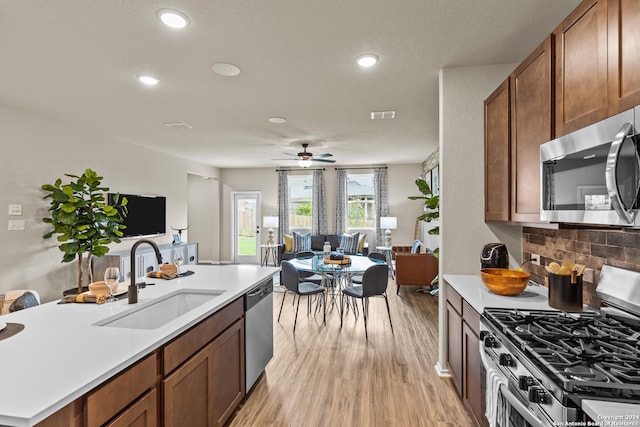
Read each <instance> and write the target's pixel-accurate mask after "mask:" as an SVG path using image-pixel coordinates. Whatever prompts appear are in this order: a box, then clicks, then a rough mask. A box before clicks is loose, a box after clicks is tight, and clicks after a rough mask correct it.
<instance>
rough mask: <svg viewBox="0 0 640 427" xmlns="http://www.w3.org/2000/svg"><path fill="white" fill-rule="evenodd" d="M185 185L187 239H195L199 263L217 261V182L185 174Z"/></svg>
mask: <svg viewBox="0 0 640 427" xmlns="http://www.w3.org/2000/svg"><path fill="white" fill-rule="evenodd" d="M188 186H189V189H188V191H189V193H188V206H187V212H188V220H189V222H188V225H189V230H188V232H189V239H190V241H192V242H198V260H199V262H205V263H206V262H215V261H218V260H219V259H220V185H219V181H218V179H216V178H212V177H210V176H201V175H195V174H189V177H188ZM185 225H187V224H185ZM176 228H177V227H176ZM183 234H184V232H183ZM183 240H184V239H183Z"/></svg>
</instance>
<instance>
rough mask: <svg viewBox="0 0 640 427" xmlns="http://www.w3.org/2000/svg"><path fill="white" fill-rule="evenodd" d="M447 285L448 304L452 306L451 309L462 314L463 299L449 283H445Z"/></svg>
mask: <svg viewBox="0 0 640 427" xmlns="http://www.w3.org/2000/svg"><path fill="white" fill-rule="evenodd" d="M445 284H446V285H447V289H446V292H447V302H448V303H449V304H451V307H452V308H453V309H454V310H455V311H457V312H458V314H462V297H461V296H460V294H459V293H457V292H456V290H455V289H453V288H452V287H451V285H450V284H448V283H447V282H445Z"/></svg>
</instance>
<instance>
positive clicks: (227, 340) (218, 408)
mask: <svg viewBox="0 0 640 427" xmlns="http://www.w3.org/2000/svg"><path fill="white" fill-rule="evenodd" d="M212 346H213V352H212V353H213V360H212V362H213V364H212V371H211V372H212V374H213V381H212V384H213V413H214V425H216V426H223V425H224V423H225V422H226V421H227V420H228V419H229V417H230V416H231V415H232V414H233V411H234V410H235V409H236V407H237V406H238V405H239V404H240V401H241V400H242V399H243V398H244V395H245V384H244V366H245V357H244V320H243V319H241V320H238V321H237V322H235V323H234V324H233V325H231V326H230V327H229V329H227V330H226V331H225V332H224V333H223V334H222V335H220V336H219V337H218V338H216V339H215V340H214V341H213V343H212Z"/></svg>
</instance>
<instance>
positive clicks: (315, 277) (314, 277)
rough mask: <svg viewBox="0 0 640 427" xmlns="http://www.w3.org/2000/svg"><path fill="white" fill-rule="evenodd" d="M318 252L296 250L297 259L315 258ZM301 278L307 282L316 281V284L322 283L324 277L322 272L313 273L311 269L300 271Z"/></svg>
mask: <svg viewBox="0 0 640 427" xmlns="http://www.w3.org/2000/svg"><path fill="white" fill-rule="evenodd" d="M315 255H316V254H314V253H313V251H300V252H296V254H295V256H294V257H295V258H297V259H309V258H313V257H314V256H315ZM298 274H299V275H300V278H301V279H302V280H304V281H305V282H311V283H315V284H316V285H322V279H323V277H322V276H321V275H320V274H315V273H311V272H309V271H299V272H298Z"/></svg>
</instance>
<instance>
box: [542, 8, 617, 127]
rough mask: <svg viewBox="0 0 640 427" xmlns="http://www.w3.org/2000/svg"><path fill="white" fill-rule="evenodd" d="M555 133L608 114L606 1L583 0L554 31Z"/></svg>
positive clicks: (596, 119)
mask: <svg viewBox="0 0 640 427" xmlns="http://www.w3.org/2000/svg"><path fill="white" fill-rule="evenodd" d="M554 37H555V44H556V52H555V58H556V61H555V82H556V88H555V98H556V99H555V104H556V120H555V128H556V132H555V133H556V136H562V135H565V134H567V133H569V132H572V131H574V130H577V129H580V128H582V127H584V126H587V125H589V124H591V123H595V122H597V121H598V120H601V119H603V118H605V117H606V116H607V107H608V100H607V4H606V0H585V1H583V2H582V3H581V4H580V5H579V6H578V7H577V8H576V9H575V10H574V11H573V12H572V13H571V14H570V15H569V16H568V17H567V18H566V19H565V20H564V21H563V22H562V23H561V24H560V25H559V26H558V28H557V29H556V30H555V31H554Z"/></svg>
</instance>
